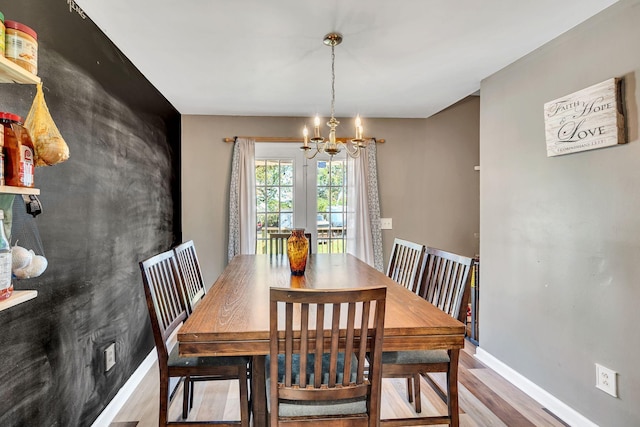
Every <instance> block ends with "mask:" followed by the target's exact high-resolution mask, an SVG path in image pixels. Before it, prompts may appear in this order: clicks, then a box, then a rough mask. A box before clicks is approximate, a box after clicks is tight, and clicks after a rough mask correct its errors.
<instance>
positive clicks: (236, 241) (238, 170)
mask: <svg viewBox="0 0 640 427" xmlns="http://www.w3.org/2000/svg"><path fill="white" fill-rule="evenodd" d="M255 163H256V143H255V141H254V140H253V139H248V138H236V142H235V143H234V144H233V159H232V164H231V183H230V185H229V250H228V258H229V259H228V261H230V260H231V258H233V257H234V256H236V255H238V254H255V253H256V204H255V200H254V199H255V197H256V169H255V167H256V165H255Z"/></svg>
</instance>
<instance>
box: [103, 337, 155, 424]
mask: <svg viewBox="0 0 640 427" xmlns="http://www.w3.org/2000/svg"><path fill="white" fill-rule="evenodd" d="M156 360H158V353H157V352H156V349H155V347H154V348H153V349H152V350H151V353H149V355H147V357H146V358H145V359H144V360H143V361H142V363H141V364H140V366H138V369H136V370H135V372H134V373H133V375H131V377H130V378H129V379H128V380H127V382H126V383H124V385H123V386H122V388H121V389H120V390H119V391H118V393H117V394H116V395H115V397H114V398H113V399H112V400H111V402H109V404H108V405H107V407H106V408H104V411H102V413H101V414H100V416H98V418H96V420H95V421H94V422H93V424H92V425H91V426H92V427H108V426H109V425H110V424H111V423H112V422H113V419H114V418H115V417H116V415H118V412H120V410H121V409H122V407H123V406H124V404H125V403H126V402H127V400H129V398H130V397H131V395H132V394H133V392H134V391H135V389H136V387H138V385H139V384H140V383H141V382H142V379H143V378H144V377H145V375H147V372H149V369H151V368H152V367H153V364H154V363H155V362H156Z"/></svg>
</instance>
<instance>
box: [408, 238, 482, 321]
mask: <svg viewBox="0 0 640 427" xmlns="http://www.w3.org/2000/svg"><path fill="white" fill-rule="evenodd" d="M472 263H473V260H472V259H471V258H468V257H465V256H461V255H457V254H453V253H451V252H446V251H443V250H440V249H435V248H427V249H426V252H425V257H424V261H423V265H424V273H423V277H422V281H421V283H420V287H419V288H418V295H420V296H421V297H422V298H424V299H426V300H427V301H429V302H430V303H432V304H433V305H435V306H436V307H438V308H439V309H440V310H442V311H444V312H445V313H447V314H449V315H450V316H451V317H454V318H456V319H458V320H460V321H461V322H464V320H465V317H466V310H464V309H463V307H464V305H465V304H466V303H467V301H468V298H469V291H470V278H471V277H470V271H471V265H472Z"/></svg>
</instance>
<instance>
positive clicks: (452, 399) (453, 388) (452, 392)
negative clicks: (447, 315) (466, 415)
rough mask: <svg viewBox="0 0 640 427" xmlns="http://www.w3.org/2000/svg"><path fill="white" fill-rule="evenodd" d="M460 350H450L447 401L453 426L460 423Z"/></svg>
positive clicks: (456, 426) (455, 426)
mask: <svg viewBox="0 0 640 427" xmlns="http://www.w3.org/2000/svg"><path fill="white" fill-rule="evenodd" d="M459 353H460V350H459V349H455V350H449V370H448V371H447V396H448V399H447V402H448V405H447V406H448V408H449V418H450V420H451V427H458V426H459V425H460V410H459V408H458V356H459Z"/></svg>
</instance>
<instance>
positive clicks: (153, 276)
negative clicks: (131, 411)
mask: <svg viewBox="0 0 640 427" xmlns="http://www.w3.org/2000/svg"><path fill="white" fill-rule="evenodd" d="M140 269H141V271H142V282H143V285H144V293H145V296H146V300H147V307H148V309H149V318H150V320H151V329H152V330H153V338H154V340H155V343H156V351H157V353H158V367H159V370H160V413H159V426H161V427H164V426H166V425H171V424H181V425H185V424H188V423H186V422H185V421H184V420H181V421H175V422H170V421H169V420H168V414H169V406H170V404H171V397H170V395H169V378H175V377H177V378H191V379H194V380H196V379H201V378H207V379H208V380H238V382H239V385H240V421H229V422H220V421H210V422H197V423H196V424H200V425H202V424H216V425H219V426H220V425H223V426H231V425H241V426H243V427H248V426H249V391H248V385H247V365H248V363H249V357H242V356H236V357H181V356H179V355H178V346H177V345H175V339H174V333H175V332H176V331H177V329H178V328H179V327H180V326H181V325H182V323H183V322H184V320H186V318H187V310H186V307H185V303H184V299H183V298H182V296H181V295H180V291H179V289H178V286H179V285H178V281H179V280H180V279H179V275H178V272H177V266H176V262H175V257H174V252H173V251H166V252H163V253H161V254H158V255H155V256H153V257H151V258H149V259H147V260H145V261H141V262H140ZM183 389H184V394H183V395H184V405H183V414H182V415H183V418H186V414H185V412H184V411H185V408H186V402H189V399H190V396H189V390H190V387H188V384H186V383H185V384H184V385H183Z"/></svg>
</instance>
